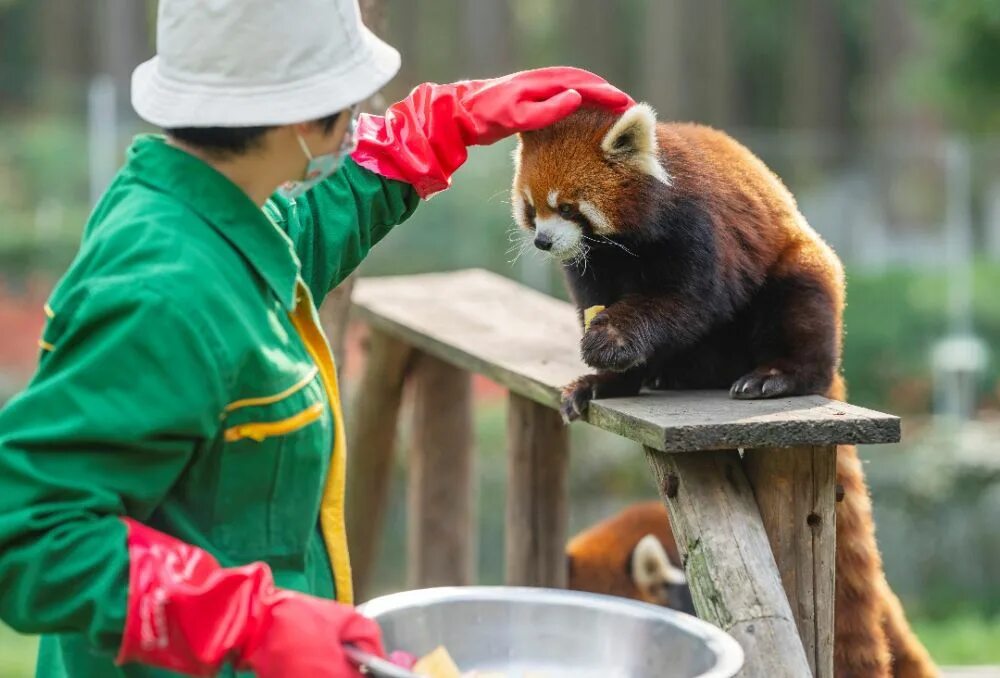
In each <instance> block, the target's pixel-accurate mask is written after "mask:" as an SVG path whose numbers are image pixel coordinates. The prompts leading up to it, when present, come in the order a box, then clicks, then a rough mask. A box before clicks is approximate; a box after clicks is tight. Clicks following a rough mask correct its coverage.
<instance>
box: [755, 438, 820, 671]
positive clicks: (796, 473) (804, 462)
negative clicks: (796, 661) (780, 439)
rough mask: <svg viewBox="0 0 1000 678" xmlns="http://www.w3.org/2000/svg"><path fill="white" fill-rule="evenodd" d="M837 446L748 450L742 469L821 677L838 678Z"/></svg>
mask: <svg viewBox="0 0 1000 678" xmlns="http://www.w3.org/2000/svg"><path fill="white" fill-rule="evenodd" d="M836 464H837V448H836V447H812V448H805V449H790V448H766V449H756V450H748V451H747V452H746V454H745V455H744V457H743V468H744V469H745V471H746V474H747V478H748V479H749V480H750V484H751V486H752V487H753V488H754V495H755V497H756V499H757V507H758V508H759V510H760V515H761V519H762V521H763V523H764V529H765V531H766V532H767V537H768V541H769V542H770V544H771V551H772V553H773V554H774V559H775V561H776V562H777V564H778V572H780V574H781V582H782V584H783V586H784V588H785V593H786V594H787V596H788V603H789V606H790V607H791V610H792V614H793V616H794V617H795V622H796V626H797V627H798V630H799V636H800V637H801V638H802V644H803V646H804V647H805V651H806V657H807V659H808V660H809V666H810V668H812V670H813V675H814V676H816V678H832V676H833V628H834V627H833V609H834V576H835V547H836V534H837V530H836V524H835V516H834V505H835V502H836V497H835V495H836Z"/></svg>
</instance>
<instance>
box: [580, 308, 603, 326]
mask: <svg viewBox="0 0 1000 678" xmlns="http://www.w3.org/2000/svg"><path fill="white" fill-rule="evenodd" d="M605 308H607V307H606V306H591V307H590V308H588V309H585V310H584V312H583V329H587V328H588V327H590V321H591V320H593V319H594V316H595V315H597V314H598V313H600V312H601V311H603V310H604V309H605Z"/></svg>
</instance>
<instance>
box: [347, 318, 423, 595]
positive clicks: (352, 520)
mask: <svg viewBox="0 0 1000 678" xmlns="http://www.w3.org/2000/svg"><path fill="white" fill-rule="evenodd" d="M413 354H414V351H413V349H411V348H410V347H409V346H407V345H406V344H404V343H402V342H401V341H399V340H398V339H395V338H393V337H390V336H389V335H387V334H385V333H383V332H378V331H372V334H371V336H370V337H369V339H368V355H367V358H366V360H365V370H364V373H363V374H362V376H361V382H360V384H359V385H358V391H357V392H358V393H359V394H361V395H360V396H359V397H357V398H355V399H354V402H353V403H352V407H351V410H350V413H349V416H348V426H347V440H348V446H347V450H348V454H349V455H350V460H349V462H348V465H347V468H348V474H347V511H346V516H347V538H348V543H349V544H350V545H351V563H352V566H353V567H352V570H353V572H354V591H355V596H356V597H357V598H358V599H359V600H364V596H365V591H366V589H367V587H368V582H369V581H370V579H371V575H372V571H373V569H374V567H375V562H376V559H377V556H378V544H379V539H380V536H381V534H382V525H383V523H384V519H385V511H386V507H387V505H388V501H389V481H390V479H391V477H392V461H393V454H394V452H395V450H396V432H397V430H398V428H399V427H398V426H397V421H398V419H399V408H400V403H401V401H402V397H403V387H404V385H405V381H406V375H407V371H408V367H409V365H410V363H411V359H412V357H413Z"/></svg>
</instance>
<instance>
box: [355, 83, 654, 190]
mask: <svg viewBox="0 0 1000 678" xmlns="http://www.w3.org/2000/svg"><path fill="white" fill-rule="evenodd" d="M634 104H635V102H634V101H633V100H632V98H631V97H629V96H628V95H627V94H625V93H623V92H621V91H619V90H618V89H616V88H615V87H613V86H612V85H610V84H608V83H607V82H606V81H605V80H604V79H602V78H600V77H598V76H596V75H594V74H593V73H589V72H587V71H584V70H581V69H579V68H569V67H562V66H558V67H552V68H541V69H538V70H533V71H522V72H520V73H513V74H511V75H507V76H504V77H502V78H494V79H492V80H467V81H463V82H456V83H453V84H450V85H435V84H431V83H425V84H423V85H418V86H417V87H416V88H415V89H414V90H413V91H412V92H411V93H410V95H409V96H408V97H406V98H405V99H403V100H402V101H400V102H398V103H396V104H393V105H392V106H391V107H390V108H389V110H388V111H387V112H386V114H385V116H384V117H382V116H373V115H367V114H365V115H362V116H361V117H360V118H359V120H358V135H357V138H358V147H357V149H356V150H355V151H354V152H353V153H352V154H351V157H352V158H353V159H354V161H355V162H357V163H358V164H359V165H361V166H362V167H366V168H367V169H370V170H372V171H373V172H375V173H377V174H380V175H382V176H384V177H388V178H390V179H398V180H400V181H404V182H406V183H408V184H411V185H412V186H413V187H414V188H415V189H416V191H417V193H419V194H420V197H422V198H426V197H428V196H430V195H432V194H434V193H437V192H438V191H443V190H444V189H446V188H448V186H449V185H450V184H451V175H452V174H453V173H454V172H455V170H457V169H458V168H459V167H461V166H462V163H464V162H465V159H466V158H467V157H468V151H467V150H466V148H467V147H468V146H476V145H486V144H492V143H493V142H495V141H498V140H500V139H502V138H504V137H507V136H510V135H511V134H515V133H517V132H528V131H531V130H535V129H539V128H541V127H545V126H547V125H551V124H552V123H554V122H558V121H559V120H562V119H563V118H565V117H566V116H567V115H569V114H570V113H572V112H574V111H575V110H576V109H578V108H580V107H581V106H584V105H589V106H598V107H602V108H607V109H610V110H613V111H615V112H621V111H624V110H625V109H627V108H629V107H630V106H632V105H634Z"/></svg>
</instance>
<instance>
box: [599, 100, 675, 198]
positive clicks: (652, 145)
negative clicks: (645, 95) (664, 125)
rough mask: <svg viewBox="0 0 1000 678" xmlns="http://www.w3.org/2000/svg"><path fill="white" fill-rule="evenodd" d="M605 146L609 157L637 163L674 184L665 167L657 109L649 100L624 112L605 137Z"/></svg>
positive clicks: (602, 147) (649, 173) (602, 143)
mask: <svg viewBox="0 0 1000 678" xmlns="http://www.w3.org/2000/svg"><path fill="white" fill-rule="evenodd" d="M601 150H602V151H604V154H605V156H607V157H608V158H617V159H620V160H622V161H625V162H628V163H630V164H632V165H634V166H635V167H636V168H637V169H639V170H640V171H642V172H645V173H646V174H648V175H650V176H651V177H653V178H655V179H657V180H658V181H662V182H663V183H665V184H667V185H668V186H669V185H670V176H669V175H668V174H667V171H666V170H665V169H663V165H661V164H660V158H659V144H657V142H656V111H654V110H653V107H652V106H650V105H649V104H646V103H641V104H636V105H635V106H633V107H632V108H630V109H628V110H627V111H625V112H624V113H623V114H622V117H620V118H619V119H618V121H617V122H615V124H614V125H612V126H611V129H609V130H608V131H607V133H606V134H605V135H604V139H602V140H601Z"/></svg>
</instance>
